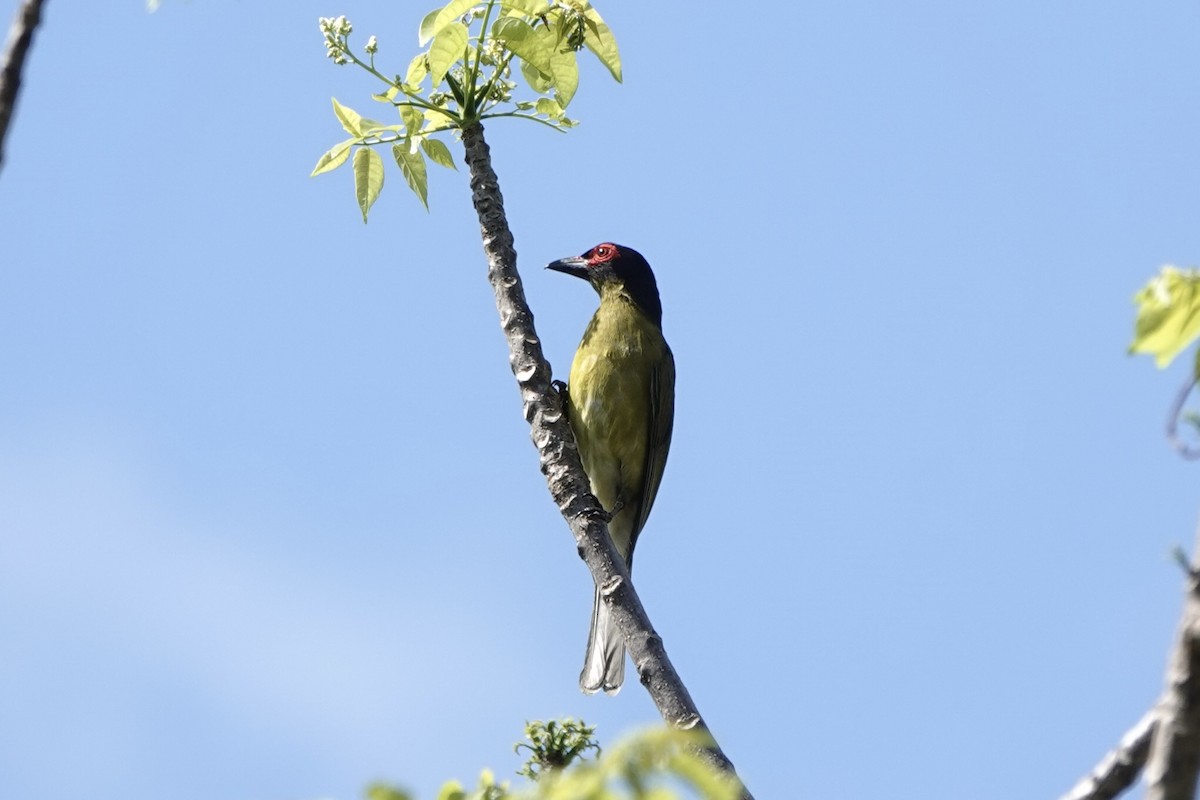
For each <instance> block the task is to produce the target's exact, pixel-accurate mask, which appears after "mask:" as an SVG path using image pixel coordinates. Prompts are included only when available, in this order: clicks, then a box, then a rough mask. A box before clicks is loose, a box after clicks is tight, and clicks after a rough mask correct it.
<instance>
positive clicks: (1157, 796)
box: [1146, 532, 1200, 800]
mask: <svg viewBox="0 0 1200 800" xmlns="http://www.w3.org/2000/svg"><path fill="white" fill-rule="evenodd" d="M1187 577H1188V586H1187V594H1186V595H1185V597H1184V606H1183V617H1182V618H1181V620H1180V622H1179V636H1178V639H1177V641H1176V644H1175V652H1174V653H1173V654H1172V655H1171V663H1170V666H1168V668H1167V688H1166V692H1165V694H1164V695H1163V698H1162V700H1161V701H1160V702H1159V706H1158V708H1159V715H1160V716H1159V720H1158V727H1157V730H1156V731H1155V734H1154V746H1153V748H1152V751H1151V754H1150V762H1149V764H1147V765H1146V786H1147V789H1146V800H1194V798H1195V796H1196V783H1197V776H1198V775H1200V532H1198V533H1197V543H1196V545H1195V551H1194V552H1193V553H1192V561H1191V564H1190V566H1188V568H1187Z"/></svg>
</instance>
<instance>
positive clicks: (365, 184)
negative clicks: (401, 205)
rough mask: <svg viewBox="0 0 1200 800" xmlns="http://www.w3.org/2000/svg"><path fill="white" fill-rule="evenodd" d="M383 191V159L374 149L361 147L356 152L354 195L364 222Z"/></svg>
mask: <svg viewBox="0 0 1200 800" xmlns="http://www.w3.org/2000/svg"><path fill="white" fill-rule="evenodd" d="M382 190H383V159H382V158H380V157H379V153H377V152H375V148H373V147H360V148H358V149H357V150H355V151H354V194H355V196H356V197H357V198H358V207H359V208H360V209H362V215H363V222H366V221H367V212H368V211H370V210H371V206H373V205H375V201H376V200H378V199H379V193H380V192H381V191H382Z"/></svg>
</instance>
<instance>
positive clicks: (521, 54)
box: [492, 17, 554, 75]
mask: <svg viewBox="0 0 1200 800" xmlns="http://www.w3.org/2000/svg"><path fill="white" fill-rule="evenodd" d="M492 38H494V39H497V40H499V41H501V42H503V43H504V46H505V47H507V48H508V49H509V50H511V51H513V53H515V54H516V55H517V57H518V58H520V59H522V60H524V61H528V62H529V63H530V64H531V65H533V66H534V67H536V68H537V69H538V70H539V71H541V72H543V73H545V74H546V75H551V74H553V72H552V70H551V67H550V56H551V54H552V53H553V52H554V44H553V42H552V41H551V39H552V38H553V36H551V35H550V33H549V31H547V30H546V29H545V28H542V29H541V30H540V31H536V30H534V29H533V26H531V25H530V24H529V23H528V22H526V21H525V20H523V19H521V18H520V17H503V18H501V19H498V20H496V24H495V25H493V26H492Z"/></svg>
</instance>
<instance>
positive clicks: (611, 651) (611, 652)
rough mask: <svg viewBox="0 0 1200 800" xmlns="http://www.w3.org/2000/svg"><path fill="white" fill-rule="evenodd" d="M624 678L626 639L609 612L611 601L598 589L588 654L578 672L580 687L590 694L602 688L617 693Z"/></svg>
mask: <svg viewBox="0 0 1200 800" xmlns="http://www.w3.org/2000/svg"><path fill="white" fill-rule="evenodd" d="M624 680H625V642H624V641H623V640H622V639H621V632H620V631H619V630H617V625H616V623H615V622H614V621H613V619H612V617H611V616H609V613H608V604H606V603H605V602H604V598H602V597H601V596H600V589H599V588H597V589H596V598H595V600H594V601H593V604H592V629H591V631H590V632H589V633H588V643H587V655H586V656H585V657H584V660H583V672H581V673H579V688H580V689H583V691H585V692H587V693H588V694H595V693H596V692H598V691H600V690H601V689H603V690H604V691H605V692H607V693H608V694H616V693H617V690H618V689H620V688H621V683H622V682H623V681H624Z"/></svg>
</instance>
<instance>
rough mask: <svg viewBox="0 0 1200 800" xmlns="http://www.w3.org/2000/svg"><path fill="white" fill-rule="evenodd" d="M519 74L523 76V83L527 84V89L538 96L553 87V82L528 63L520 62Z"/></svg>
mask: <svg viewBox="0 0 1200 800" xmlns="http://www.w3.org/2000/svg"><path fill="white" fill-rule="evenodd" d="M521 74H522V75H524V76H525V82H526V83H528V84H529V88H530V89H533V90H534V91H535V92H537V93H538V94H545V93H546V92H548V91H550V87H551V86H553V85H554V81H553V80H552V79H551V77H550V76H549V75H543V74H542V73H541V71H540V70H539V69H538V68H537V67H535V66H534V65H533V64H530V63H529V62H528V61H522V62H521Z"/></svg>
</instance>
